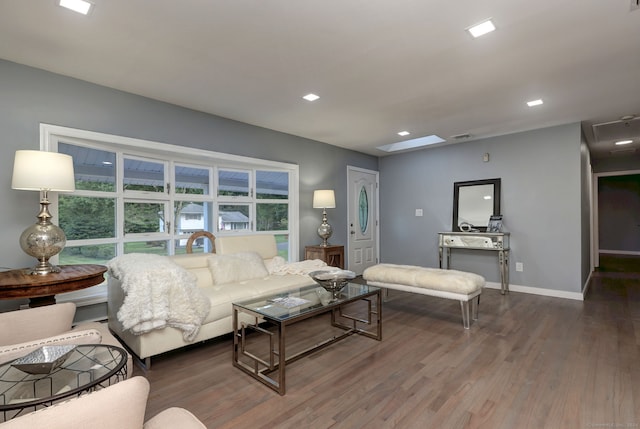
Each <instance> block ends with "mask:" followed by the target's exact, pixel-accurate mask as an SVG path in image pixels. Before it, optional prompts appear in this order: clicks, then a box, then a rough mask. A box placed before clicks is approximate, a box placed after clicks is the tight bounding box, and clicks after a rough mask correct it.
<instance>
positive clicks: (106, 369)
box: [0, 344, 127, 421]
mask: <svg viewBox="0 0 640 429" xmlns="http://www.w3.org/2000/svg"><path fill="white" fill-rule="evenodd" d="M34 350H35V349H34ZM11 363H12V362H6V363H4V364H2V365H0V416H1V417H2V418H3V419H2V421H6V420H8V419H12V418H14V417H17V416H19V415H21V414H23V413H24V412H30V411H35V410H36V409H38V408H44V407H48V406H51V405H53V404H54V403H56V402H59V401H61V400H66V399H67V398H69V397H72V396H80V395H81V394H83V393H85V392H92V391H94V390H97V389H98V388H103V387H106V386H109V385H111V384H115V383H117V382H119V381H122V380H124V379H126V378H127V365H126V364H127V352H126V351H125V350H124V349H122V348H120V347H115V346H110V345H106V344H84V345H78V346H76V348H75V349H74V350H73V352H72V353H71V354H70V355H69V357H67V359H66V360H65V361H64V363H63V364H62V365H60V366H59V367H58V368H56V369H54V370H53V371H51V372H50V373H48V374H29V373H26V372H23V371H21V370H19V369H17V368H15V367H13V366H12V365H11Z"/></svg>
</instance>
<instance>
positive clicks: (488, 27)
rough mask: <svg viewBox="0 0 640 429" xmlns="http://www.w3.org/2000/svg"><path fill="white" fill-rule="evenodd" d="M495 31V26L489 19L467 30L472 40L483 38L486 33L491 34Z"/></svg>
mask: <svg viewBox="0 0 640 429" xmlns="http://www.w3.org/2000/svg"><path fill="white" fill-rule="evenodd" d="M495 29H496V26H495V25H494V24H493V22H492V21H491V19H487V20H486V21H482V22H481V23H479V24H476V25H472V26H471V27H469V28H467V31H468V32H469V34H471V35H472V36H473V37H474V38H477V37H480V36H484V35H485V34H487V33H491V32H492V31H494V30H495Z"/></svg>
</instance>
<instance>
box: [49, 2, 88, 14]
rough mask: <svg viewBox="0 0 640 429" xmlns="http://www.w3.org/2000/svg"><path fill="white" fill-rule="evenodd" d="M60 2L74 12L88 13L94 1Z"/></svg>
mask: <svg viewBox="0 0 640 429" xmlns="http://www.w3.org/2000/svg"><path fill="white" fill-rule="evenodd" d="M58 4H59V5H60V6H62V7H65V8H67V9H70V10H72V11H74V12H78V13H81V14H83V15H87V14H88V13H89V12H90V11H91V6H93V4H92V3H89V2H88V1H85V0H59V1H58Z"/></svg>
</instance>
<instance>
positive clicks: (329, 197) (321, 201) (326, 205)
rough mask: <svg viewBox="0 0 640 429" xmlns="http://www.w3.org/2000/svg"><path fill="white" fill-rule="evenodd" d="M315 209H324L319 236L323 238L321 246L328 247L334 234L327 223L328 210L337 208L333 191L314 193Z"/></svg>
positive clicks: (322, 190) (321, 190)
mask: <svg viewBox="0 0 640 429" xmlns="http://www.w3.org/2000/svg"><path fill="white" fill-rule="evenodd" d="M313 208H314V209H322V224H321V225H320V226H319V227H318V235H319V236H320V238H322V243H321V244H320V246H322V247H327V246H328V245H329V243H328V242H327V240H328V239H329V237H331V234H333V229H332V228H331V225H329V224H328V223H327V209H335V208H336V197H335V194H334V192H333V189H318V190H316V191H313Z"/></svg>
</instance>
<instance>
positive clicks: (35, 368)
mask: <svg viewBox="0 0 640 429" xmlns="http://www.w3.org/2000/svg"><path fill="white" fill-rule="evenodd" d="M75 348H76V346H75V345H61V346H42V347H40V348H39V349H37V350H34V351H32V352H31V353H29V354H28V355H26V356H23V357H21V358H18V359H16V360H14V361H13V362H11V366H13V367H15V368H18V369H19V370H20V371H24V372H26V373H28V374H49V373H50V372H51V371H53V370H54V369H56V368H58V367H59V366H60V365H62V364H63V363H64V361H65V360H66V359H67V358H68V357H69V355H70V354H71V352H72V351H73V349H75Z"/></svg>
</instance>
